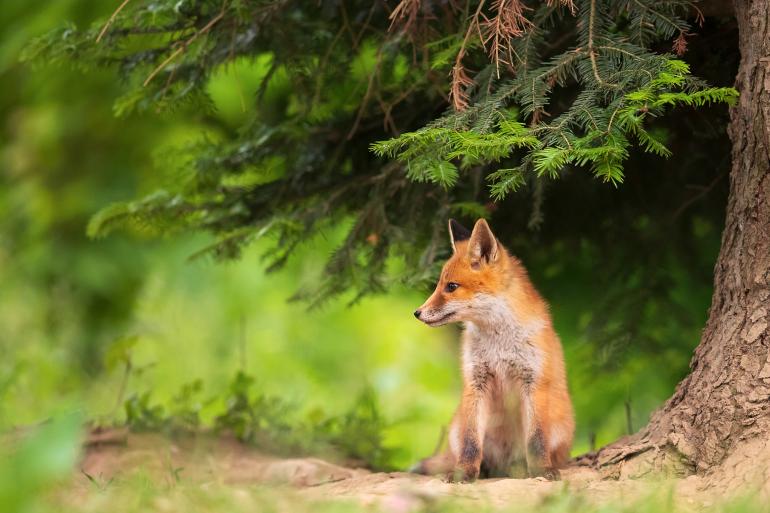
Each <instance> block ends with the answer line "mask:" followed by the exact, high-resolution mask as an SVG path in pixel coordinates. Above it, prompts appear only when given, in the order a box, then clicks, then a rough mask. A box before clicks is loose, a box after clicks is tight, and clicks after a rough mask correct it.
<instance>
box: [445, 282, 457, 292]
mask: <svg viewBox="0 0 770 513" xmlns="http://www.w3.org/2000/svg"><path fill="white" fill-rule="evenodd" d="M459 286H460V284H459V283H455V282H453V281H450V282H449V283H447V284H446V287H444V290H446V291H447V292H454V291H455V290H457V287H459Z"/></svg>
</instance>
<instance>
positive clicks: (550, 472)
mask: <svg viewBox="0 0 770 513" xmlns="http://www.w3.org/2000/svg"><path fill="white" fill-rule="evenodd" d="M542 475H543V477H544V478H546V479H547V480H549V481H561V472H559V469H557V468H547V469H544V470H543V474H542Z"/></svg>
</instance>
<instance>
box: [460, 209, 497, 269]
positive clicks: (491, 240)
mask: <svg viewBox="0 0 770 513" xmlns="http://www.w3.org/2000/svg"><path fill="white" fill-rule="evenodd" d="M499 254H500V251H499V248H498V246H497V239H496V238H495V235H494V234H493V233H492V230H491V229H490V228H489V225H488V224H487V222H486V221H485V220H484V219H479V220H478V221H476V225H475V226H474V227H473V233H472V234H471V240H470V242H469V243H468V256H469V257H470V259H471V262H473V263H474V264H478V263H479V262H480V261H481V260H485V261H486V263H488V264H491V263H493V262H496V261H497V257H498V255H499Z"/></svg>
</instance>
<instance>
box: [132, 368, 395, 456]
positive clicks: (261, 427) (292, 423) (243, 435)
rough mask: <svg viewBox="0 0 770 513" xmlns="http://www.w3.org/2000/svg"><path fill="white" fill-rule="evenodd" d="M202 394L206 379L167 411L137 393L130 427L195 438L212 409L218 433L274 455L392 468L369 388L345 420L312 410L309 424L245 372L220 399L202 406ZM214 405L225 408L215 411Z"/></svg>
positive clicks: (189, 386)
mask: <svg viewBox="0 0 770 513" xmlns="http://www.w3.org/2000/svg"><path fill="white" fill-rule="evenodd" d="M202 393H203V382H202V380H196V381H193V382H191V383H187V384H185V385H183V386H182V388H181V389H180V390H179V391H178V392H177V393H176V394H175V395H174V397H172V398H171V400H170V401H169V406H168V407H165V406H163V405H162V404H160V403H158V402H154V401H153V399H152V393H151V392H149V391H147V392H144V393H141V394H133V395H132V396H131V397H129V398H128V399H127V400H126V402H125V413H126V421H125V422H126V425H127V426H128V427H129V428H131V429H132V430H134V431H140V432H141V431H161V432H164V433H168V434H170V435H178V434H182V433H194V432H196V431H197V430H198V429H200V428H202V427H206V426H205V424H203V423H202V420H201V410H202V409H203V408H204V406H209V407H210V408H213V410H214V411H215V412H216V413H215V414H214V418H213V423H212V425H211V426H210V427H211V428H212V429H213V430H214V431H215V432H218V433H223V434H231V435H233V436H235V437H236V438H237V439H238V440H240V441H242V442H246V443H249V444H252V445H254V446H256V447H258V448H260V449H262V450H265V451H268V452H270V453H272V454H278V455H303V454H321V455H327V456H329V457H333V458H340V457H342V458H346V459H348V460H354V461H356V462H358V464H363V465H366V466H367V467H369V468H373V469H390V468H392V467H393V462H392V457H393V452H392V450H391V449H389V448H387V447H385V445H384V443H383V431H384V430H385V429H386V428H387V427H388V426H387V424H386V423H385V420H384V419H383V417H382V416H381V414H380V412H379V407H378V405H377V397H376V394H375V392H374V390H373V389H372V388H370V387H367V388H365V389H364V390H363V392H362V393H361V394H360V395H359V396H358V398H357V399H356V401H355V402H354V403H353V405H351V407H350V409H349V410H348V411H346V412H344V413H342V414H341V415H337V416H326V415H324V413H323V412H322V411H321V410H313V411H311V412H310V413H309V415H308V417H307V419H302V418H298V417H297V415H296V414H295V412H296V410H297V407H296V405H293V404H291V403H289V402H287V401H286V400H284V399H282V398H280V397H278V396H271V395H267V394H265V393H262V392H258V391H256V390H255V379H254V378H253V377H252V376H250V375H248V374H246V373H244V372H240V371H239V372H237V373H236V374H235V376H234V377H233V379H232V380H231V382H230V384H229V386H228V389H227V391H226V392H225V393H224V394H222V395H221V396H216V397H212V398H211V399H209V400H206V401H203V400H202V399H201V396H202ZM215 404H216V405H222V406H221V407H218V406H213V407H211V405H215Z"/></svg>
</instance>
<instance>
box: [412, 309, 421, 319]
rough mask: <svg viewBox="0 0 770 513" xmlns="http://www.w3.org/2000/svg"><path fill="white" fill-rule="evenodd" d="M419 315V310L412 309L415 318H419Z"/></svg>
mask: <svg viewBox="0 0 770 513" xmlns="http://www.w3.org/2000/svg"><path fill="white" fill-rule="evenodd" d="M421 315H422V312H421V311H420V310H415V311H414V316H415V318H417V319H419V318H420V316H421Z"/></svg>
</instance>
